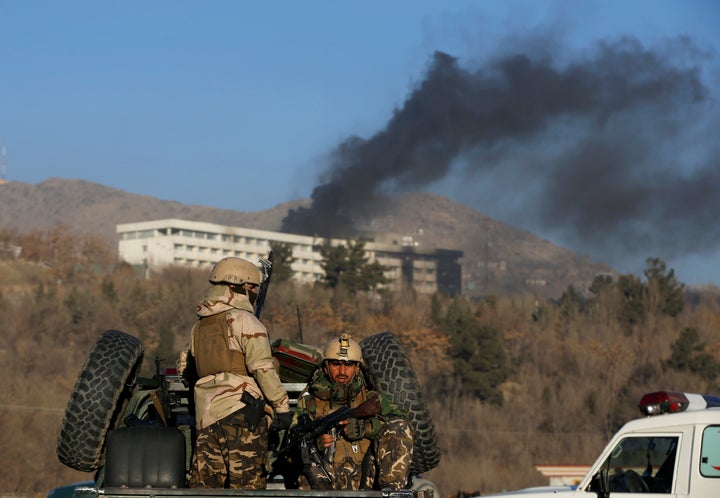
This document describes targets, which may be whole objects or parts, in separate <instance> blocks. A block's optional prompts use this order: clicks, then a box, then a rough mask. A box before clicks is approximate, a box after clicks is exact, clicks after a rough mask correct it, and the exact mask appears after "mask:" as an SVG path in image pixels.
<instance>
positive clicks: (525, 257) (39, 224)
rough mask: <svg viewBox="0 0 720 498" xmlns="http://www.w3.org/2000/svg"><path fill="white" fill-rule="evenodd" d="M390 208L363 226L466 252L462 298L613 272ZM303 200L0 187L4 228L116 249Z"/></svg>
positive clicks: (519, 240) (540, 245)
mask: <svg viewBox="0 0 720 498" xmlns="http://www.w3.org/2000/svg"><path fill="white" fill-rule="evenodd" d="M395 201H396V202H395V203H394V205H393V206H392V207H391V208H388V210H387V211H386V212H385V213H383V214H381V215H379V216H376V217H375V218H374V219H372V220H369V221H367V222H365V225H366V226H360V227H359V228H366V229H369V230H374V231H387V232H396V233H400V234H406V235H412V236H414V237H415V238H416V240H418V241H419V242H420V244H421V246H422V247H425V248H447V249H460V250H462V251H464V253H465V257H464V258H463V259H462V260H461V264H462V266H463V292H464V293H466V294H468V295H485V294H507V293H516V292H530V293H534V294H537V295H539V296H544V297H558V296H559V295H560V294H561V293H562V291H563V290H564V289H566V288H567V286H568V285H570V284H572V285H574V286H575V287H576V288H577V289H579V290H584V289H586V288H587V286H588V284H589V282H590V281H592V279H593V278H594V276H595V275H597V274H598V273H603V272H609V271H611V270H610V269H609V268H608V267H607V266H605V265H601V264H597V263H594V262H592V261H590V260H589V259H587V258H584V257H580V256H578V255H576V254H574V253H572V252H570V251H568V250H566V249H563V248H561V247H558V246H556V245H554V244H552V243H550V242H548V241H546V240H544V239H541V238H539V237H536V236H534V235H532V234H531V233H528V232H525V231H522V230H518V229H516V228H514V227H512V226H509V225H507V224H505V223H502V222H499V221H496V220H493V219H491V218H489V217H487V216H484V215H482V214H481V213H478V212H477V211H475V210H474V209H472V208H470V207H468V206H464V205H461V204H456V203H454V202H452V201H450V200H449V199H447V198H445V197H442V196H438V195H434V194H428V193H414V194H407V195H404V196H401V197H398V198H397V199H396V200H395ZM307 202H308V201H306V200H297V201H292V202H288V203H285V204H280V205H277V206H275V207H273V208H271V209H268V210H264V211H258V212H243V211H233V210H224V209H217V208H211V207H205V206H193V205H186V204H182V203H179V202H175V201H166V200H161V199H157V198H153V197H149V196H143V195H137V194H131V193H127V192H124V191H122V190H118V189H113V188H110V187H106V186H103V185H99V184H95V183H91V182H87V181H83V180H65V179H59V178H52V179H49V180H46V181H43V182H41V183H39V184H37V185H33V184H26V183H19V182H12V183H8V184H5V185H1V186H0V228H6V229H13V230H18V231H21V232H28V231H33V230H47V229H49V228H52V227H54V226H56V225H58V224H64V225H67V226H69V227H71V228H72V229H73V230H76V231H79V232H85V233H91V234H94V235H97V236H100V237H101V238H103V239H104V240H107V241H108V243H109V244H111V245H112V247H113V248H116V247H117V238H116V235H115V226H116V225H117V224H118V223H131V222H137V221H146V220H154V219H161V218H180V219H187V220H193V221H207V222H212V223H219V224H225V225H233V226H243V227H249V228H257V229H264V230H279V228H280V226H281V223H282V219H283V218H284V217H285V215H286V213H287V211H288V209H290V208H294V207H297V206H299V205H303V204H305V203H307Z"/></svg>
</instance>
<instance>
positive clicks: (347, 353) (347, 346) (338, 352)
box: [323, 332, 363, 363]
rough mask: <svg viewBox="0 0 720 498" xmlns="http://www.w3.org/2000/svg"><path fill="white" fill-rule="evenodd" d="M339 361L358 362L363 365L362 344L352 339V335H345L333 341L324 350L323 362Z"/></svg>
mask: <svg viewBox="0 0 720 498" xmlns="http://www.w3.org/2000/svg"><path fill="white" fill-rule="evenodd" d="M325 360H339V361H357V362H358V363H362V361H363V358H362V349H360V344H359V343H358V342H357V341H356V340H355V339H351V338H350V334H348V333H345V332H344V333H343V334H342V335H341V336H340V337H338V338H337V339H331V340H329V341H328V343H327V344H326V345H325V349H323V361H325Z"/></svg>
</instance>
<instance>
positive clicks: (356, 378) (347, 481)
mask: <svg viewBox="0 0 720 498" xmlns="http://www.w3.org/2000/svg"><path fill="white" fill-rule="evenodd" d="M362 364H363V359H362V350H361V349H360V344H358V342H357V341H355V340H353V339H351V338H350V336H349V335H348V334H342V335H341V336H340V337H339V338H337V339H333V340H331V341H329V342H328V343H327V345H326V346H325V349H324V351H323V360H322V363H321V365H320V368H318V369H317V370H316V371H315V373H314V375H313V377H312V379H311V381H310V383H309V384H308V386H307V387H306V389H305V390H304V391H303V393H302V394H301V395H300V398H299V400H298V407H297V408H298V409H297V412H296V415H295V419H294V422H293V423H294V424H297V423H298V420H299V419H301V417H303V415H307V416H308V417H309V418H310V419H312V420H317V419H319V418H321V417H324V416H326V415H328V414H330V413H333V412H334V411H336V410H337V409H339V408H341V407H344V406H347V407H350V408H356V407H358V406H359V405H360V404H362V403H363V402H365V401H366V400H368V399H370V398H373V397H377V398H379V401H380V408H379V410H378V411H379V413H378V414H377V415H374V416H371V417H368V418H348V419H346V420H343V421H341V422H340V423H339V424H338V427H337V428H335V429H332V430H331V431H330V433H328V434H322V435H321V436H320V437H319V438H317V440H316V442H315V446H316V447H315V448H313V451H312V452H311V455H313V456H314V458H309V457H308V456H307V455H306V456H305V457H304V458H305V460H308V459H309V461H305V462H304V463H305V465H304V468H305V470H304V474H305V479H307V481H305V480H304V479H302V478H301V483H300V487H301V488H308V487H312V488H316V489H333V490H358V489H402V488H405V487H406V486H407V485H408V484H409V472H410V464H411V462H412V455H413V436H412V431H411V429H410V426H409V424H408V422H407V420H406V415H405V413H403V412H402V411H401V410H400V409H399V408H398V407H397V406H395V405H394V404H393V403H392V402H391V401H390V400H389V399H387V398H386V397H385V396H383V395H382V394H380V393H378V392H375V391H370V390H369V389H368V388H367V387H366V385H365V382H364V377H363V375H362V372H361V366H362Z"/></svg>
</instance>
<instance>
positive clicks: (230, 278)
mask: <svg viewBox="0 0 720 498" xmlns="http://www.w3.org/2000/svg"><path fill="white" fill-rule="evenodd" d="M221 282H227V283H229V284H244V283H249V284H255V285H260V283H261V282H262V274H261V273H260V270H259V269H258V267H257V266H255V265H254V264H253V263H251V262H250V261H248V260H246V259H242V258H224V259H221V260H220V261H218V262H217V263H215V266H213V269H212V271H211V272H210V283H211V284H219V283H221Z"/></svg>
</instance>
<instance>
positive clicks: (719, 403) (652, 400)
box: [639, 391, 720, 416]
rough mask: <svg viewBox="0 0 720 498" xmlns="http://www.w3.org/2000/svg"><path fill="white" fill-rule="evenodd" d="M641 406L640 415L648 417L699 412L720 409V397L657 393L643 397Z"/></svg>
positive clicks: (668, 392)
mask: <svg viewBox="0 0 720 498" xmlns="http://www.w3.org/2000/svg"><path fill="white" fill-rule="evenodd" d="M639 406H640V413H642V414H643V415H647V416H650V415H660V414H663V413H678V412H684V411H697V410H704V409H706V408H713V407H720V397H717V396H709V395H705V394H691V393H678V392H673V391H657V392H654V393H649V394H646V395H645V396H643V397H642V399H641V400H640V405H639Z"/></svg>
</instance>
